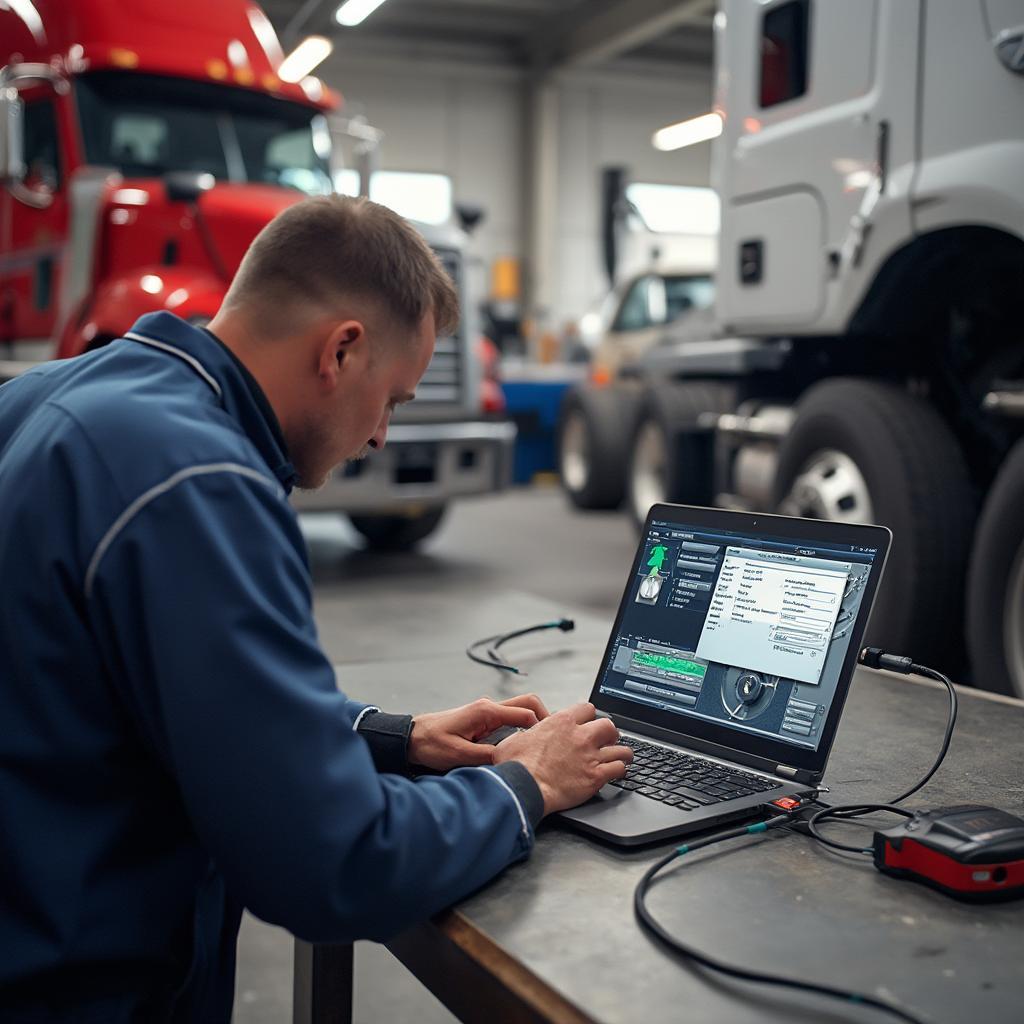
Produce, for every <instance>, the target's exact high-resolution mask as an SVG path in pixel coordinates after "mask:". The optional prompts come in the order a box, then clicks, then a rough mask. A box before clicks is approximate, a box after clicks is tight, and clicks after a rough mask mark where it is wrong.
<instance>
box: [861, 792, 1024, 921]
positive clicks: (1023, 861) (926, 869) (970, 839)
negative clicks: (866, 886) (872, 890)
mask: <svg viewBox="0 0 1024 1024" xmlns="http://www.w3.org/2000/svg"><path fill="white" fill-rule="evenodd" d="M874 856H875V867H877V868H878V870H879V871H883V872H885V874H887V875H894V876H896V877H897V878H910V879H912V880H914V881H916V882H923V883H924V884H925V885H930V886H932V888H935V889H938V890H939V891H940V892H944V893H946V894H947V895H949V896H955V897H956V898H957V899H962V900H978V901H983V900H1009V899H1015V898H1020V897H1021V896H1024V819H1021V818H1018V817H1017V816H1016V815H1013V814H1008V813H1007V812H1006V811H1000V810H998V809H997V808H995V807H985V806H984V805H982V804H962V805H960V806H957V807H938V808H936V809H934V810H931V811H920V812H918V813H917V814H915V815H914V816H913V817H912V818H908V819H907V820H906V821H905V822H903V823H902V824H900V825H897V826H896V827H895V828H891V829H887V830H886V831H884V832H876V833H875V839H874Z"/></svg>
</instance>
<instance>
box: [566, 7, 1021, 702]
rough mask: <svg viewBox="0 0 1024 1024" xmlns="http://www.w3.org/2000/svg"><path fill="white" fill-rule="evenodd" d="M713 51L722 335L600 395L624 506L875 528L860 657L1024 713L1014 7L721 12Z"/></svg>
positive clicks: (647, 366) (707, 336)
mask: <svg viewBox="0 0 1024 1024" xmlns="http://www.w3.org/2000/svg"><path fill="white" fill-rule="evenodd" d="M715 52H716V60H715V106H716V109H717V111H718V112H719V113H720V114H721V116H722V118H723V124H724V129H723V132H722V135H721V136H720V137H719V138H717V139H716V140H715V141H714V142H713V143H712V146H713V150H712V179H713V181H712V183H713V185H714V186H715V188H716V189H717V191H718V194H719V198H720V201H721V205H722V227H721V236H720V244H719V269H718V273H717V275H716V278H715V285H716V300H715V309H714V316H713V318H712V319H711V321H710V322H709V323H708V324H707V325H706V330H705V332H704V333H703V335H694V333H693V332H692V331H691V332H689V334H688V336H687V337H685V338H683V339H681V340H680V341H679V342H678V343H677V344H675V345H673V346H669V347H665V346H660V347H658V348H657V349H652V350H651V351H650V352H649V353H648V354H647V356H646V357H645V358H644V359H642V360H640V362H639V364H638V365H636V366H633V367H631V380H629V381H623V382H618V383H616V384H615V385H613V386H612V387H610V388H607V389H605V392H606V393H605V395H604V396H603V397H602V399H601V401H602V402H603V403H604V404H605V405H606V406H608V407H609V409H610V408H611V407H612V406H613V405H617V407H618V408H619V409H620V410H629V409H635V408H637V399H636V387H637V385H636V379H637V377H639V378H640V379H641V380H642V381H643V385H642V387H643V397H642V398H641V399H640V407H641V408H644V407H646V408H647V409H648V410H651V411H650V413H649V414H648V415H646V416H643V415H640V416H636V415H632V416H630V415H629V414H627V413H621V416H620V420H619V422H620V424H621V425H622V429H624V430H627V431H629V432H630V437H631V441H630V442H628V443H629V445H630V454H629V470H628V474H627V482H626V488H625V493H626V500H627V503H628V504H629V506H630V510H631V511H632V513H633V515H634V517H636V518H637V519H638V520H640V521H642V518H643V515H644V514H645V513H646V509H647V508H648V507H649V505H650V503H651V502H652V501H654V500H669V501H683V502H690V503H697V504H706V503H715V504H718V505H722V506H727V507H728V506H732V507H740V508H748V509H753V510H764V511H771V510H777V511H782V512H785V513H790V514H798V515H811V516H815V517H817V518H830V519H848V520H861V521H874V522H880V523H884V524H886V525H888V526H889V527H890V528H891V529H892V530H893V532H894V535H895V540H894V544H893V547H892V550H891V553H890V558H889V566H888V569H887V571H886V579H885V581H884V582H883V586H882V588H881V590H880V592H879V596H878V600H877V603H876V606H875V611H874V613H873V617H872V621H871V625H870V627H869V633H868V635H869V641H870V642H872V643H875V644H877V645H878V646H882V647H885V648H886V649H888V650H891V651H893V652H896V653H900V654H908V655H910V656H912V657H914V658H915V660H917V661H919V662H921V661H924V662H929V663H931V664H935V665H938V666H939V667H943V666H945V668H946V670H947V671H953V672H956V673H958V674H959V676H960V678H964V679H967V678H969V679H970V680H971V681H973V682H974V683H975V684H976V685H979V686H984V687H987V688H991V689H996V690H1002V691H1004V692H1009V693H1014V694H1016V695H1017V696H1021V697H1024V516H1022V515H1021V512H1020V510H1021V508H1024V327H1022V325H1021V318H1020V315H1019V305H1020V295H1021V294H1022V289H1024V174H1022V173H1021V168H1022V167H1024V0H857V2H856V3H851V2H844V0H722V2H721V4H720V9H719V11H718V14H717V15H716V18H715ZM611 417H612V413H610V412H606V419H608V418H611ZM620 496H621V492H620ZM574 500H576V499H575V498H574ZM577 504H580V502H579V501H577ZM965 637H966V645H965V643H964V638H965ZM965 647H966V654H965Z"/></svg>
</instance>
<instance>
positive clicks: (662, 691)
mask: <svg viewBox="0 0 1024 1024" xmlns="http://www.w3.org/2000/svg"><path fill="white" fill-rule="evenodd" d="M891 539H892V535H891V533H890V532H889V530H888V529H886V528H885V527H883V526H866V525H860V524H852V523H843V522H823V521H820V520H813V519H794V518H790V517H787V516H774V515H763V514H761V513H749V512H732V511H725V510H722V509H710V508H692V507H689V506H684V505H664V504H659V505H654V506H652V508H651V510H650V512H649V513H648V515H647V520H646V522H645V524H644V529H643V533H642V536H641V540H640V544H639V547H638V550H637V554H636V558H635V559H634V561H633V566H632V569H631V571H630V575H629V579H628V581H627V583H626V588H625V592H624V593H623V595H622V602H621V603H620V605H619V610H618V614H617V615H616V617H615V625H614V627H613V628H612V632H611V636H610V637H609V640H608V646H607V648H606V650H605V653H604V658H603V659H602V662H601V666H600V669H599V671H598V675H597V679H596V681H595V682H594V687H593V690H592V692H591V694H590V701H591V703H593V704H594V706H595V707H596V708H597V711H598V714H599V715H602V716H605V717H608V718H610V719H611V720H612V721H613V722H614V723H615V725H616V726H617V727H618V729H619V733H620V735H621V736H622V737H623V742H625V743H626V744H628V745H629V746H632V747H633V748H634V754H635V757H634V762H633V764H632V765H631V766H630V768H629V770H628V771H627V774H626V777H625V778H624V779H621V780H615V781H614V782H612V783H610V784H609V785H606V786H604V787H603V788H602V789H601V790H600V792H599V793H598V794H597V795H596V796H595V797H594V798H593V799H591V800H589V801H588V802H587V803H585V804H582V805H580V806H579V807H575V808H573V809H572V810H569V811H562V812H560V813H559V814H558V815H556V816H555V817H556V818H557V819H559V820H561V821H563V822H565V823H566V824H568V825H570V826H571V827H573V828H575V829H579V830H581V831H583V832H586V833H589V834H590V835H594V836H597V837H599V838H601V839H603V840H606V841H608V842H611V843H615V844H618V845H624V846H632V845H636V844H639V843H647V842H653V841H655V840H661V839H666V838H669V837H672V836H678V835H685V834H686V833H688V832H695V831H700V830H703V829H707V828H710V827H712V826H714V825H718V824H720V823H722V822H726V821H731V820H733V819H739V818H744V817H752V816H754V815H756V814H757V813H758V811H759V809H760V808H761V807H762V805H764V804H765V803H767V802H769V801H772V800H779V799H783V798H786V797H790V798H792V797H799V796H802V795H805V794H808V793H813V792H814V791H815V790H816V788H817V786H818V784H819V783H820V781H821V778H822V776H823V774H824V772H825V764H826V762H827V760H828V755H829V752H830V750H831V749H832V741H833V739H834V737H835V734H836V729H837V728H838V726H839V717H840V715H841V714H842V710H843V704H844V703H845V701H846V695H847V693H848V691H849V689H850V683H851V681H852V679H853V673H854V669H855V668H856V665H857V656H858V652H859V651H860V646H861V640H862V639H863V636H864V630H865V627H866V626H867V621H868V616H869V614H870V612H871V605H872V602H873V600H874V597H875V594H876V592H877V590H878V584H879V581H880V580H881V577H882V570H883V568H884V565H885V559H886V556H887V554H888V551H889V544H890V541H891Z"/></svg>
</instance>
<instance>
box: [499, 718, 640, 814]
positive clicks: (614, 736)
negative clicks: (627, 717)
mask: <svg viewBox="0 0 1024 1024" xmlns="http://www.w3.org/2000/svg"><path fill="white" fill-rule="evenodd" d="M618 738H619V731H618V729H616V728H615V724H614V723H613V722H612V721H611V720H610V719H608V718H596V717H595V711H594V705H593V704H574V705H573V706H572V707H568V708H565V709H564V710H562V711H557V712H555V714H553V715H549V716H548V717H547V718H545V719H544V720H543V721H541V722H538V723H537V725H535V726H533V727H532V728H530V729H529V730H527V731H526V732H520V733H517V734H516V735H515V736H510V737H509V738H508V739H507V740H504V741H503V742H501V743H499V744H498V745H497V747H495V748H494V763H495V764H501V762H503V761H518V762H519V763H520V764H521V765H523V766H524V767H525V768H526V769H528V771H529V772H530V774H531V775H532V776H533V777H534V779H536V780H537V785H538V786H539V787H540V791H541V795H542V796H543V797H544V813H545V814H551V813H553V812H554V811H564V810H566V809H567V808H569V807H575V806H576V805H577V804H581V803H583V802H584V800H589V799H590V798H591V797H592V796H593V795H594V794H595V793H596V792H597V791H598V790H599V789H600V788H601V787H602V786H603V785H605V784H606V783H608V782H611V780H612V779H621V778H622V776H623V775H625V773H626V766H627V765H628V764H629V763H630V762H631V761H632V760H633V751H632V750H630V748H629V747H625V746H621V745H620V744H619V743H618V742H617V741H618Z"/></svg>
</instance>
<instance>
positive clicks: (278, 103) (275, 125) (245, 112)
mask: <svg viewBox="0 0 1024 1024" xmlns="http://www.w3.org/2000/svg"><path fill="white" fill-rule="evenodd" d="M76 89H77V101H78V111H79V116H80V118H81V126H82V137H83V139H84V141H85V152H86V158H87V160H88V162H89V163H90V164H95V165H100V166H104V167H116V168H117V169H118V170H119V171H120V172H121V173H122V174H123V175H124V176H125V177H126V178H151V177H157V176H159V175H162V174H166V173H167V172H168V171H206V172H208V173H210V174H212V175H213V176H214V177H215V178H216V179H217V180H218V181H231V182H262V183H264V184H269V185H283V186H286V187H288V188H295V189H299V190H300V191H302V192H305V193H307V194H309V195H324V194H326V193H329V192H330V191H332V188H331V172H330V164H329V157H330V144H331V143H330V133H329V131H328V128H327V122H326V119H325V118H324V117H323V115H321V114H319V113H318V112H317V111H316V110H314V109H312V108H310V107H304V106H302V105H301V104H299V103H292V102H289V101H287V100H279V99H275V98H274V97H272V96H266V95H264V94H261V93H258V92H251V91H249V90H246V89H238V88H235V87H233V86H227V85H215V84H207V83H203V82H192V81H188V80H187V79H180V78H165V77H161V76H157V75H143V74H135V73H133V72H125V71H96V72H92V73H91V74H86V75H82V76H81V77H80V78H79V79H78V80H77V84H76Z"/></svg>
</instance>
